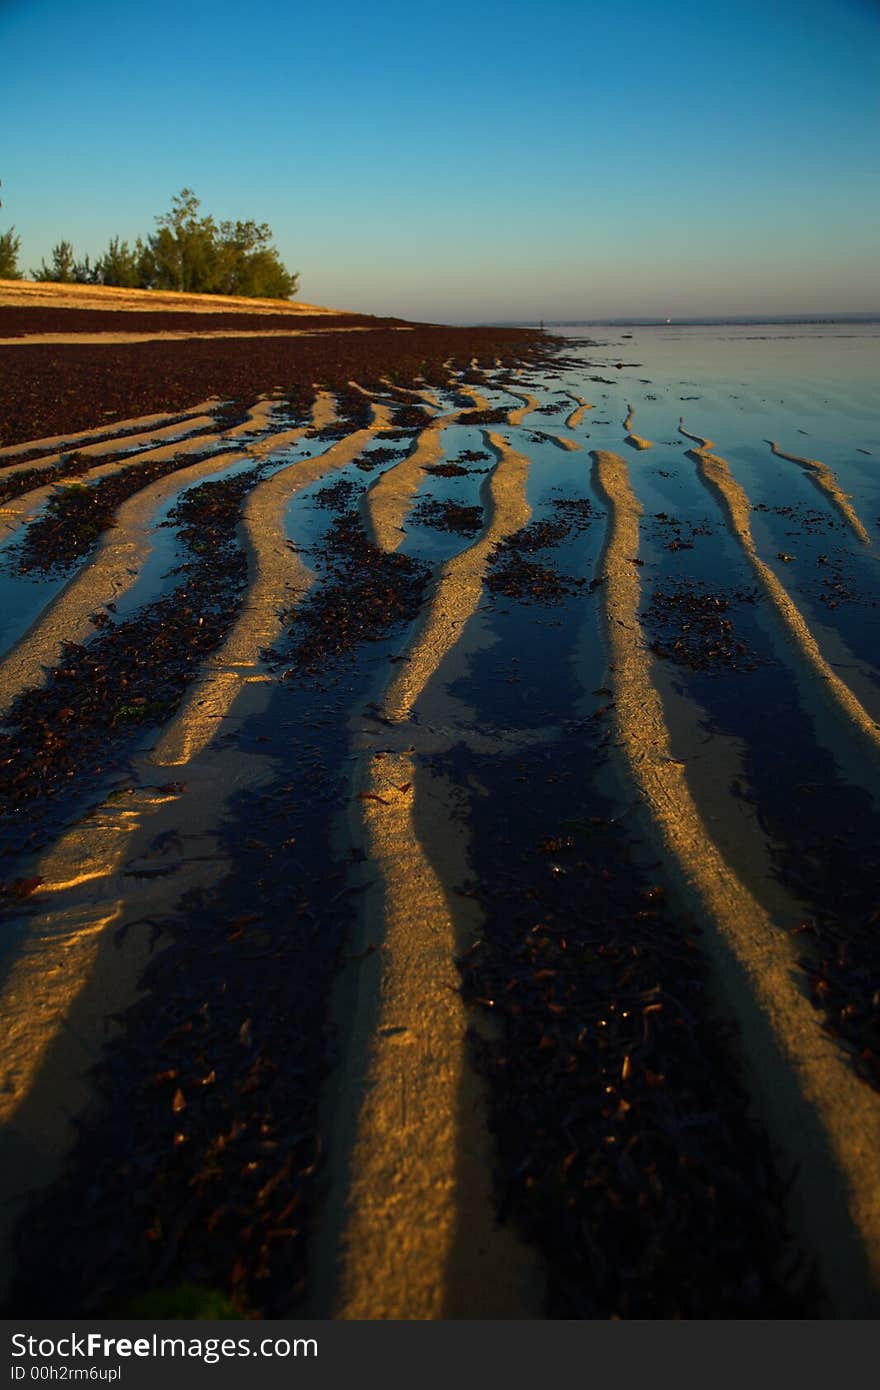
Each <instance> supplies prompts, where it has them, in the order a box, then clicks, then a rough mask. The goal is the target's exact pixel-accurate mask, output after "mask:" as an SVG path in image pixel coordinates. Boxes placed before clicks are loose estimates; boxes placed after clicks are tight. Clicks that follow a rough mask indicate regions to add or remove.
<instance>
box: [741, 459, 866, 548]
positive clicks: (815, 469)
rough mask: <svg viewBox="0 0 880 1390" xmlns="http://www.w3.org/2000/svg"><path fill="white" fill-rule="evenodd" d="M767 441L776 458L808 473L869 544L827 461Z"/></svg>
mask: <svg viewBox="0 0 880 1390" xmlns="http://www.w3.org/2000/svg"><path fill="white" fill-rule="evenodd" d="M767 443H768V444H769V445H770V449H771V452H772V453H774V454H775V455H776V457H777V458H780V459H787V460H788V462H789V463H796V464H797V465H798V466H799V467H800V468H803V470H804V472H805V473H807V474H808V476H809V479H810V482H811V483H813V484H814V485H815V486H816V487H817V488H818V489H819V491H820V492H821V493H823V494H824V495H825V496H826V497H830V499H831V503H832V506H834V507H836V508H837V511H838V512H839V513H840V515H841V516H842V517H843V519H844V521H845V522H846V524H847V525H848V526H849V527H850V529H851V530H852V531H853V532H854V533H855V535H857V536H858V538H859V540H860V541H862V542H863V544H865V545H870V544H871V537H870V536H869V535H868V533H867V531H866V530H865V528H864V526H863V525H862V523H861V521H860V520H859V518H858V516H857V515H856V512H855V509H854V507H853V506H852V505H851V499H850V495H849V493H847V492H844V491H843V488H842V487H841V486H840V483H839V482H838V481H837V475H836V474H835V472H834V470H833V469H832V468H829V466H828V464H827V463H822V462H821V461H820V460H819V459H808V458H803V457H802V456H801V455H800V454H788V453H786V451H785V450H784V449H780V447H779V445H778V444H777V443H776V441H775V440H773V439H768V440H767Z"/></svg>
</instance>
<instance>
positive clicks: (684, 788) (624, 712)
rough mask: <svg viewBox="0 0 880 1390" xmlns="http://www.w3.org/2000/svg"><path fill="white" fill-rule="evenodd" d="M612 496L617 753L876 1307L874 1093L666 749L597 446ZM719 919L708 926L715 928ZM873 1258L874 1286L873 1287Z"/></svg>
mask: <svg viewBox="0 0 880 1390" xmlns="http://www.w3.org/2000/svg"><path fill="white" fill-rule="evenodd" d="M592 457H593V460H594V467H595V481H596V484H597V487H598V489H599V491H600V493H601V495H602V496H603V498H604V499H605V500H606V501H607V503H608V506H609V521H608V533H607V539H606V544H605V549H604V553H603V555H602V556H601V557H600V561H599V566H598V569H597V574H599V573H601V574H603V575H604V576H605V578H606V583H605V585H604V594H605V636H606V641H607V644H608V649H609V655H610V661H611V672H612V681H613V685H614V689H615V700H616V704H615V707H614V720H615V725H616V729H617V733H618V738H619V745H618V746H619V749H620V755H621V757H622V759H623V761H624V763H625V765H626V768H627V771H628V776H629V778H630V779H631V780H632V781H633V782H634V783H635V784H636V786H637V787H638V789H639V791H640V793H641V796H642V797H643V799H644V802H645V805H646V807H647V808H648V810H649V811H650V817H651V821H650V826H649V829H650V831H651V833H653V835H654V836H655V837H656V839H658V840H659V841H660V845H661V847H662V849H663V852H664V857H668V860H669V861H670V862H671V865H672V867H673V869H674V870H675V871H676V873H677V877H678V879H679V881H680V887H681V888H682V889H683V890H684V893H685V895H686V897H687V898H688V899H690V900H692V901H693V902H694V904H695V906H696V907H697V909H698V911H699V914H700V920H701V921H705V923H706V924H707V927H708V930H706V932H705V933H704V935H703V937H702V938H701V940H702V943H703V947H704V949H705V950H706V952H707V954H708V955H709V957H710V959H711V960H712V963H713V965H714V967H715V969H716V971H717V974H718V977H719V979H720V980H721V981H722V982H723V991H724V997H725V1000H726V1001H727V1004H728V1007H732V1008H733V1010H734V1012H735V1014H736V1016H737V1018H738V1021H739V1024H740V1026H741V1030H742V1032H741V1046H742V1051H743V1054H744V1057H745V1059H746V1062H747V1065H748V1068H749V1071H750V1076H751V1079H752V1082H753V1084H754V1086H755V1090H756V1093H757V1095H758V1096H760V1097H761V1099H762V1102H763V1111H764V1122H765V1124H766V1125H767V1126H768V1128H769V1129H770V1132H771V1135H772V1138H773V1139H774V1141H775V1143H776V1144H777V1145H778V1147H779V1148H780V1149H781V1150H782V1151H783V1152H784V1153H786V1154H787V1156H788V1158H789V1160H790V1161H791V1162H792V1164H793V1165H795V1167H796V1169H797V1176H796V1178H795V1180H794V1184H793V1189H792V1204H793V1207H794V1208H795V1210H796V1213H797V1219H798V1224H799V1225H800V1227H801V1228H802V1229H803V1231H804V1232H805V1233H806V1234H807V1236H808V1239H809V1245H810V1248H811V1251H812V1254H813V1256H814V1257H815V1259H816V1262H817V1264H818V1265H819V1267H820V1269H821V1271H822V1275H823V1281H824V1284H825V1287H826V1288H827V1290H828V1293H829V1296H830V1298H831V1300H832V1303H833V1304H834V1306H835V1313H836V1315H837V1316H841V1317H859V1316H868V1315H871V1313H874V1314H876V1308H877V1300H878V1290H880V1187H878V1184H877V1181H876V1155H877V1151H878V1146H880V1096H878V1095H877V1094H876V1093H875V1092H873V1091H872V1090H871V1089H870V1088H869V1087H867V1086H865V1085H864V1083H863V1082H861V1081H859V1079H858V1078H857V1077H856V1076H855V1075H854V1074H853V1072H852V1070H851V1069H850V1067H849V1065H848V1062H847V1060H846V1058H845V1056H844V1055H843V1054H842V1052H841V1050H840V1049H839V1048H838V1046H837V1045H836V1044H835V1043H834V1041H833V1040H832V1039H831V1038H830V1037H829V1036H828V1035H827V1034H826V1033H825V1032H824V1031H823V1029H822V1028H821V1026H820V1023H819V1020H818V1018H817V1015H816V1012H815V1010H814V1009H813V1007H812V1005H811V1004H810V1002H809V1000H808V999H807V997H806V996H805V994H804V993H803V992H802V990H801V989H800V988H799V987H798V984H797V983H796V980H795V969H796V966H795V960H794V954H793V951H792V949H791V943H790V940H789V939H788V938H787V937H786V936H785V935H784V933H782V932H781V931H780V930H779V929H778V928H777V927H775V926H774V924H773V922H772V920H771V919H770V917H769V916H768V914H767V913H766V912H765V910H764V908H763V907H761V905H760V904H759V903H758V902H757V901H756V900H755V899H754V898H753V897H752V895H751V894H750V893H749V892H748V890H747V889H746V888H745V887H744V886H743V884H742V883H741V882H740V880H739V879H738V878H737V876H736V875H735V874H734V873H733V872H732V870H731V869H730V867H729V865H728V864H727V863H726V861H725V860H724V858H723V856H722V855H721V853H720V852H719V850H718V848H717V846H716V845H715V843H714V841H713V839H712V837H711V835H710V833H709V830H708V828H707V827H706V825H705V823H704V822H703V820H702V818H701V816H700V813H699V811H698V809H697V807H696V805H695V803H694V801H693V798H692V795H691V792H690V789H689V787H688V783H687V777H686V774H685V770H684V768H683V767H682V766H681V765H680V764H679V763H678V762H677V761H676V760H675V759H673V757H672V756H671V753H670V746H669V736H668V732H667V729H666V724H665V719H664V714H663V707H662V703H661V701H660V698H659V695H658V694H657V691H656V688H655V686H654V684H653V682H652V680H651V667H650V657H649V655H648V652H647V649H646V647H645V644H644V642H643V641H642V638H641V635H640V627H639V606H640V601H641V583H640V579H639V574H638V570H637V568H636V567H635V566H634V565H633V564H632V557H633V556H634V555H637V554H638V550H639V525H640V518H641V515H642V507H641V504H640V502H639V501H638V499H637V498H636V496H635V494H634V492H633V490H632V487H631V485H630V481H629V475H628V471H627V466H626V463H625V462H624V460H623V459H622V458H620V457H619V456H618V455H616V454H613V453H609V452H607V451H604V450H598V451H594V452H593V455H592ZM713 928H714V929H713ZM865 1266H867V1267H868V1269H869V1270H870V1278H871V1281H872V1282H873V1288H871V1287H870V1284H869V1287H868V1291H867V1292H864V1288H865V1278H864V1276H865Z"/></svg>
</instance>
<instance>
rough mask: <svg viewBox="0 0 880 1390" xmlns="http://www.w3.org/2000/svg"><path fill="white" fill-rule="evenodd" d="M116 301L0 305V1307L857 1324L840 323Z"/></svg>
mask: <svg viewBox="0 0 880 1390" xmlns="http://www.w3.org/2000/svg"><path fill="white" fill-rule="evenodd" d="M131 312H132V313H133V318H132V322H131V324H130V325H129V328H130V329H131V330H132V331H130V332H124V331H122V329H121V328H120V321H121V320H122V319H124V318H125V312H124V311H117V312H116V313H115V314H114V313H111V312H106V313H102V312H101V311H99V310H97V309H95V310H88V311H86V310H74V309H51V308H46V307H45V306H44V307H41V308H40V309H39V310H36V309H32V310H26V309H22V308H17V309H16V310H15V311H14V312H13V311H12V310H10V309H5V310H4V309H0V336H2V338H3V341H2V343H0V364H2V366H3V368H4V371H5V376H4V380H6V381H7V383H8V386H7V390H6V393H5V398H4V400H3V402H2V405H0V488H2V498H3V524H4V535H3V536H0V597H2V598H3V600H4V603H3V613H2V617H0V704H2V709H3V724H2V727H0V852H2V854H3V877H2V883H0V909H2V912H3V917H4V929H3V935H2V944H0V1016H2V1018H3V1026H2V1031H3V1037H4V1044H3V1069H2V1086H0V1166H2V1173H3V1191H4V1197H5V1201H4V1204H3V1206H2V1212H3V1215H2V1218H0V1283H2V1298H3V1301H4V1303H5V1306H6V1308H7V1310H8V1312H9V1313H10V1315H12V1314H15V1315H29V1316H32V1317H39V1316H42V1317H50V1316H55V1315H64V1316H67V1317H70V1316H77V1317H84V1316H89V1315H94V1314H101V1315H103V1316H110V1317H113V1316H125V1315H127V1314H130V1313H132V1312H135V1313H137V1312H138V1311H139V1310H147V1311H149V1310H150V1309H151V1308H152V1309H156V1308H159V1307H161V1308H162V1309H163V1310H164V1309H167V1308H168V1307H174V1300H175V1299H178V1300H180V1301H181V1306H183V1305H184V1304H185V1305H186V1307H187V1308H191V1307H192V1306H193V1304H192V1301H191V1300H192V1299H193V1298H195V1299H196V1306H197V1302H198V1299H199V1298H204V1299H205V1300H206V1301H207V1300H210V1299H211V1298H216V1297H218V1296H219V1297H221V1298H222V1299H223V1300H225V1303H224V1306H226V1307H228V1308H229V1309H234V1310H235V1311H236V1312H238V1313H240V1314H242V1315H243V1316H245V1317H258V1316H262V1317H280V1316H289V1315H307V1316H312V1317H335V1318H360V1319H363V1318H367V1319H377V1318H420V1319H422V1318H463V1317H475V1316H476V1317H485V1318H547V1317H550V1318H554V1317H555V1318H664V1319H665V1318H795V1317H796V1318H801V1317H808V1318H829V1317H831V1318H834V1317H865V1316H874V1315H876V1313H877V1310H878V1303H880V1183H878V1180H877V1175H876V1155H877V1153H878V1151H880V969H878V966H880V945H878V942H880V936H878V924H880V902H878V898H877V883H878V882H880V803H878V789H880V658H878V653H880V640H878V639H880V630H878V629H880V583H878V568H877V549H878V546H880V471H878V464H880V406H878V403H877V400H876V394H875V384H876V380H877V374H878V366H880V325H878V324H872V323H861V324H851V323H838V324H835V323H821V324H803V325H796V324H791V323H786V324H779V325H766V324H761V325H749V324H736V325H730V324H712V325H702V326H700V325H689V326H676V325H669V326H653V327H639V326H632V327H615V328H606V327H600V326H595V327H584V326H577V327H571V328H567V329H566V328H564V327H563V328H557V329H554V331H553V332H552V333H546V334H544V333H538V332H535V331H533V330H525V329H505V328H497V329H489V328H486V329H446V328H442V327H436V326H426V325H409V324H404V323H402V322H401V321H397V320H369V319H367V318H366V316H354V315H350V316H342V315H340V316H338V320H339V321H338V323H336V324H335V326H334V321H333V317H332V315H322V316H321V317H320V321H319V318H318V317H317V316H316V317H315V318H314V320H313V319H311V318H309V316H307V315H306V316H303V317H301V318H298V319H297V320H296V322H297V327H296V329H295V330H292V331H289V332H286V331H285V326H284V325H283V324H280V323H276V322H275V318H276V317H277V316H271V317H272V320H273V321H272V322H271V324H263V325H262V327H261V320H260V316H259V315H254V316H250V315H248V316H247V317H246V328H245V327H240V328H239V330H238V332H237V333H236V330H235V325H233V324H231V323H230V322H229V317H230V316H223V315H222V314H221V315H218V316H217V322H215V321H214V316H213V315H212V316H211V324H210V331H211V332H218V333H221V334H223V335H224V336H222V337H206V336H204V333H206V332H208V331H209V330H208V329H206V328H205V326H204V322H203V323H202V325H201V328H202V330H203V331H202V333H201V334H200V333H199V331H198V330H199V327H200V325H199V324H198V323H197V322H195V319H196V317H197V316H196V315H194V314H193V315H189V314H187V315H185V316H184V317H183V318H179V319H178V320H177V322H176V324H175V323H174V322H172V320H174V314H173V313H172V312H171V311H168V312H164V311H163V312H161V313H157V314H154V315H152V316H150V315H147V314H145V313H144V312H143V311H142V310H141V309H139V310H138V311H137V313H136V314H135V313H134V311H131ZM28 313H31V314H39V318H38V319H37V318H34V319H33V320H32V321H29V320H28V318H27V314H28ZM4 314H5V315H6V318H5V319H4ZM59 315H61V317H60V318H59ZM64 315H78V316H79V317H78V318H77V319H76V320H74V318H73V317H70V318H64ZM135 318H136V319H137V322H136V323H135V322H134V319H135ZM184 318H185V320H186V322H185V323H184ZM191 318H192V320H193V322H191V321H190V319H191ZM220 320H222V322H220ZM243 322H244V321H243ZM29 324H30V326H29ZM102 334H104V335H105V336H104V338H103V339H102V336H101V335H102ZM158 334H167V335H171V336H163V337H157V336H151V335H158ZM40 335H43V337H42V338H41V337H40ZM45 335H49V336H50V337H51V336H53V335H54V341H52V342H49V341H47V340H46V337H45ZM78 335H79V336H80V337H81V341H80V342H78V341H77V337H78ZM187 335H188V336H187ZM96 339H97V341H96ZM194 1291H195V1292H194ZM157 1299H159V1300H165V1301H164V1302H159V1303H157V1302H156V1300H157Z"/></svg>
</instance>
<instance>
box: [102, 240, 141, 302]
mask: <svg viewBox="0 0 880 1390" xmlns="http://www.w3.org/2000/svg"><path fill="white" fill-rule="evenodd" d="M143 250H144V243H143V242H142V241H141V239H140V237H138V239H137V241H136V242H135V247H134V250H132V249H131V247H130V246H129V244H128V242H127V241H120V240H119V237H118V236H115V237H111V239H110V244H109V246H108V247H107V250H106V251H105V252H104V254H103V256H99V257H98V260H97V262H96V264H95V270H96V272H97V277H98V280H99V282H100V283H101V284H102V285H119V286H121V287H122V288H123V289H138V288H142V287H143V270H142V266H141V261H142V258H143Z"/></svg>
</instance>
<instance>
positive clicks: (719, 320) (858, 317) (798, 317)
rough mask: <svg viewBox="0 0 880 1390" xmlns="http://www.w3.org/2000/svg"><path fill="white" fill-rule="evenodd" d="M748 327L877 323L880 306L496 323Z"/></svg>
mask: <svg viewBox="0 0 880 1390" xmlns="http://www.w3.org/2000/svg"><path fill="white" fill-rule="evenodd" d="M542 322H543V325H544V327H545V328H725V327H737V328H748V327H749V326H751V325H754V326H762V327H770V326H772V325H773V324H780V325H783V326H785V327H791V328H794V327H797V326H798V325H807V324H823V325H826V324H835V323H844V324H861V323H880V309H875V310H871V311H870V312H866V313H863V314H789V315H785V314H772V315H759V314H754V315H749V314H732V315H730V316H728V317H714V318H713V317H709V316H705V317H703V318H674V319H666V318H648V317H645V318H622V319H543V320H540V319H504V320H501V321H500V322H499V327H505V328H506V327H513V326H514V325H516V326H517V327H521V328H538V327H540V325H541V323H542Z"/></svg>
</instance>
